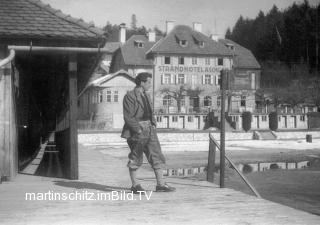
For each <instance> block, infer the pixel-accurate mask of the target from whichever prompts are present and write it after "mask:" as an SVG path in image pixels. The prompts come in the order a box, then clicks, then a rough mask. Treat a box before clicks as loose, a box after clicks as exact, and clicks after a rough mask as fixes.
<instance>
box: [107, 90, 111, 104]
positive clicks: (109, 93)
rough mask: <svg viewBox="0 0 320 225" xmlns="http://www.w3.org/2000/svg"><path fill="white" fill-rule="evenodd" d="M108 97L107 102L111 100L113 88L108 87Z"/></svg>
mask: <svg viewBox="0 0 320 225" xmlns="http://www.w3.org/2000/svg"><path fill="white" fill-rule="evenodd" d="M106 97H107V98H106V99H107V102H111V90H110V89H108V90H107V95H106Z"/></svg>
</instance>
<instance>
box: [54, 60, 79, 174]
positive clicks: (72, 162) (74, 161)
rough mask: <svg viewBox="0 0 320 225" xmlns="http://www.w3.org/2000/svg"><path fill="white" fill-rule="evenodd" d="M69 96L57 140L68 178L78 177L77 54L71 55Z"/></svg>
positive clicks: (57, 128) (57, 131) (58, 126)
mask: <svg viewBox="0 0 320 225" xmlns="http://www.w3.org/2000/svg"><path fill="white" fill-rule="evenodd" d="M68 67H69V74H68V76H69V86H68V88H69V97H68V98H67V99H65V101H66V105H67V108H66V109H65V110H63V111H62V112H61V115H60V116H59V118H58V121H57V124H56V133H55V141H56V146H57V148H58V150H59V151H60V157H61V161H62V165H63V170H64V175H65V177H66V178H69V179H72V180H76V179H78V177H79V175H78V131H77V100H78V97H77V95H78V91H77V56H76V55H75V54H71V55H69V66H68Z"/></svg>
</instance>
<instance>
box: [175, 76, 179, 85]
mask: <svg viewBox="0 0 320 225" xmlns="http://www.w3.org/2000/svg"><path fill="white" fill-rule="evenodd" d="M175 78H176V84H178V83H179V82H178V79H179V75H178V74H176V75H175Z"/></svg>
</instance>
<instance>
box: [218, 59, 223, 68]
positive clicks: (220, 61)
mask: <svg viewBox="0 0 320 225" xmlns="http://www.w3.org/2000/svg"><path fill="white" fill-rule="evenodd" d="M218 66H223V58H218Z"/></svg>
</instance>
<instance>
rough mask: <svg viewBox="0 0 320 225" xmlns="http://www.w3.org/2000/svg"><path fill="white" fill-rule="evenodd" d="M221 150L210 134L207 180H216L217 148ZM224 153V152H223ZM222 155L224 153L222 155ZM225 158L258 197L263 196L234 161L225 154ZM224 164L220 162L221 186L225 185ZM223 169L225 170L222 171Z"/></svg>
mask: <svg viewBox="0 0 320 225" xmlns="http://www.w3.org/2000/svg"><path fill="white" fill-rule="evenodd" d="M217 149H218V150H220V144H219V143H218V142H217V140H215V138H214V137H213V136H212V135H211V134H209V153H208V168H207V181H209V182H212V183H213V181H214V169H215V156H216V153H215V152H216V150H217ZM221 154H222V153H221ZM221 156H222V155H221ZM224 158H225V159H226V160H228V162H229V163H230V164H231V166H232V168H233V169H234V170H235V171H236V172H237V173H238V174H239V176H240V177H241V179H242V180H243V181H244V182H245V183H246V185H247V186H248V187H249V188H250V190H251V191H252V192H253V193H254V194H255V195H256V196H257V197H258V198H261V196H260V194H259V193H258V191H257V190H256V189H255V188H254V186H253V185H251V184H250V182H249V181H248V180H247V178H246V177H245V176H244V175H243V174H242V173H241V171H240V170H239V169H238V168H237V166H236V165H235V164H234V163H233V162H232V160H231V159H230V158H229V157H228V156H227V155H226V154H224ZM220 159H221V157H220ZM224 166H225V164H224V163H222V162H220V187H224V185H221V180H224V178H225V177H224ZM222 171H223V172H222Z"/></svg>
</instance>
